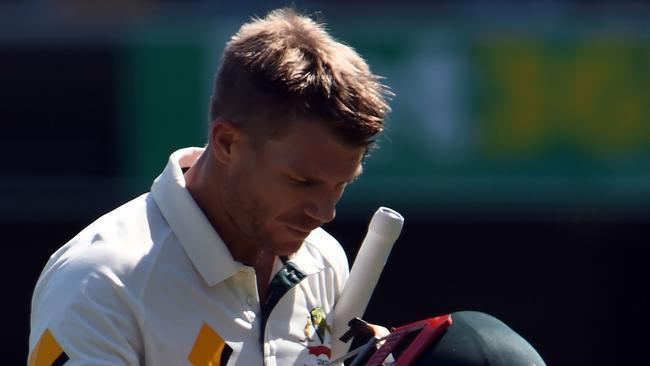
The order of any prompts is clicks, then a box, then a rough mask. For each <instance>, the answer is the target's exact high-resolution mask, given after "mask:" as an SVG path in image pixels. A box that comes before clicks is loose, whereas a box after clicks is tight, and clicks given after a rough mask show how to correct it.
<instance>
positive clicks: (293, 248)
mask: <svg viewBox="0 0 650 366" xmlns="http://www.w3.org/2000/svg"><path fill="white" fill-rule="evenodd" d="M303 241H304V239H301V240H296V239H292V240H286V241H277V242H275V243H274V245H272V247H271V250H273V252H274V253H275V254H276V255H279V256H289V255H292V254H293V253H295V252H297V251H298V250H299V249H300V247H301V246H302V243H303Z"/></svg>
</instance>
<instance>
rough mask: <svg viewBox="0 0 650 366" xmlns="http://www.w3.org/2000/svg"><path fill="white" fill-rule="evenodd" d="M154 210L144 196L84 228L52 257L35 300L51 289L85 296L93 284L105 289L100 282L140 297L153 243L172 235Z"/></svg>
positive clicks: (35, 293) (45, 269)
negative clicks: (83, 292) (78, 292)
mask: <svg viewBox="0 0 650 366" xmlns="http://www.w3.org/2000/svg"><path fill="white" fill-rule="evenodd" d="M152 205H153V200H151V199H150V198H149V196H148V195H142V196H140V197H138V198H135V199H133V200H132V201H129V202H127V203H126V204H124V205H122V206H120V207H118V208H116V209H115V210H113V211H111V212H109V213H107V214H105V215H104V216H102V217H100V218H99V219H97V220H96V221H95V222H93V223H92V224H90V225H89V226H87V227H86V228H85V229H83V230H82V231H81V232H80V233H78V234H77V235H76V236H75V237H74V238H72V239H71V240H70V241H69V242H68V243H66V244H65V245H64V246H62V247H61V248H60V249H59V250H57V251H56V252H55V253H54V254H53V255H52V256H51V257H50V259H49V261H48V262H47V264H46V265H45V268H44V269H43V271H42V273H41V276H40V278H39V280H38V283H37V285H36V289H35V292H34V299H35V300H37V299H38V298H39V296H40V295H43V294H46V293H47V294H49V293H51V292H52V290H56V291H55V292H56V293H59V294H61V295H63V296H65V295H64V294H66V293H67V294H70V293H72V292H77V291H83V290H86V289H87V284H89V283H91V282H92V283H93V287H94V289H102V288H104V286H99V285H98V284H97V280H99V282H101V283H106V284H109V287H110V288H115V286H117V287H116V288H123V289H128V290H129V291H134V293H135V294H136V296H137V293H138V292H139V290H138V289H139V288H141V287H142V286H143V284H144V282H146V277H147V272H148V268H150V267H151V264H152V263H153V262H154V260H155V256H156V251H157V250H158V249H157V248H155V247H154V245H153V244H154V242H158V241H164V240H165V239H164V238H165V237H166V236H170V235H171V230H169V229H168V227H167V226H166V225H165V224H164V220H163V219H162V218H161V217H160V214H159V211H158V210H157V208H156V207H153V206H152ZM165 228H166V229H165ZM46 289H47V291H45V290H46ZM93 292H94V291H93Z"/></svg>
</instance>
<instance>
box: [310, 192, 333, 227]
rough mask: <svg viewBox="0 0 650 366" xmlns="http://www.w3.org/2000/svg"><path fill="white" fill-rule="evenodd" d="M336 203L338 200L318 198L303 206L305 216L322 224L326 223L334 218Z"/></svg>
mask: <svg viewBox="0 0 650 366" xmlns="http://www.w3.org/2000/svg"><path fill="white" fill-rule="evenodd" d="M337 202H338V199H332V198H328V197H319V199H314V200H311V201H309V202H308V203H307V204H305V214H307V216H309V217H311V218H313V219H315V220H318V221H319V222H320V223H322V224H325V223H328V222H330V221H332V220H334V217H336V203H337Z"/></svg>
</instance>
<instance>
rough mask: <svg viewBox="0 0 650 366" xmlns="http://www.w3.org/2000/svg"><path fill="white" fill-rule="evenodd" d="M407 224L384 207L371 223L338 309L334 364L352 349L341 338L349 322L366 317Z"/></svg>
mask: <svg viewBox="0 0 650 366" xmlns="http://www.w3.org/2000/svg"><path fill="white" fill-rule="evenodd" d="M403 224H404V218H403V217H402V215H400V214H399V213H398V212H397V211H394V210H391V209H390V208H386V207H380V208H379V209H378V210H377V212H375V215H374V216H373V217H372V220H370V225H368V233H367V234H366V237H365V239H364V240H363V242H362V243H361V247H360V248H359V252H358V253H357V257H356V259H355V260H354V265H353V266H352V270H351V271H350V277H349V278H348V280H347V282H346V283H345V287H344V288H343V292H342V293H341V296H340V297H339V300H338V301H337V303H336V306H335V307H334V332H333V337H332V359H333V360H334V359H336V358H338V357H340V356H342V355H344V354H345V353H346V352H347V351H348V349H349V348H350V343H351V342H349V343H343V342H341V341H340V340H339V337H341V335H343V333H345V331H346V330H347V329H348V321H350V320H351V319H352V318H354V317H362V316H363V313H364V312H365V311H366V307H367V306H368V302H369V301H370V297H371V296H372V292H373V291H374V289H375V286H376V285H377V281H379V276H380V275H381V271H382V270H383V269H384V266H385V265H386V261H387V260H388V256H389V255H390V251H391V249H392V248H393V244H395V241H396V240H397V238H398V237H399V234H400V232H401V231H402V226H403Z"/></svg>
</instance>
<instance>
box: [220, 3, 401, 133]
mask: <svg viewBox="0 0 650 366" xmlns="http://www.w3.org/2000/svg"><path fill="white" fill-rule="evenodd" d="M214 89H215V90H214V95H213V98H212V104H211V106H210V119H211V121H213V122H214V121H218V120H229V121H231V122H232V123H235V124H238V125H240V126H241V127H242V129H243V130H244V131H245V132H246V133H247V134H250V135H253V136H255V135H257V136H258V137H259V136H262V137H263V138H272V137H275V136H277V135H279V133H280V132H281V131H283V127H285V126H286V125H287V123H288V122H291V121H296V120H315V121H319V122H322V123H325V124H326V125H327V126H328V127H330V129H331V131H332V132H333V133H334V135H335V136H337V137H338V138H339V139H340V140H341V141H342V142H344V143H347V144H349V145H353V146H360V145H368V144H370V143H371V142H372V138H373V136H375V135H376V134H377V133H379V132H381V131H382V130H383V126H384V119H385V117H386V114H387V113H388V112H389V111H390V107H389V106H388V103H387V98H389V97H390V96H392V93H391V91H390V90H389V89H388V87H386V86H385V85H383V84H382V83H381V77H379V76H377V75H375V74H373V73H372V72H371V71H370V69H369V67H368V65H367V63H366V62H365V61H364V60H363V58H361V56H359V54H358V53H357V52H356V51H355V50H353V49H352V48H351V47H349V46H347V45H345V44H342V43H340V42H338V41H336V40H335V39H334V38H332V37H331V36H330V35H329V34H328V33H327V31H326V30H325V27H324V25H322V24H318V23H316V22H315V21H313V20H312V19H310V18H309V17H307V16H304V15H301V14H299V13H297V12H296V11H295V10H293V9H290V8H284V9H277V10H273V11H271V12H270V13H269V14H268V15H267V16H266V17H264V18H262V19H259V18H254V19H252V20H251V21H250V22H249V23H246V24H244V25H242V27H241V28H240V29H239V31H238V32H237V33H236V34H235V35H234V36H233V37H232V38H231V39H230V41H229V42H228V43H227V44H226V48H225V51H224V54H223V57H222V61H221V66H220V68H219V71H218V73H217V77H216V81H215V87H214Z"/></svg>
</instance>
